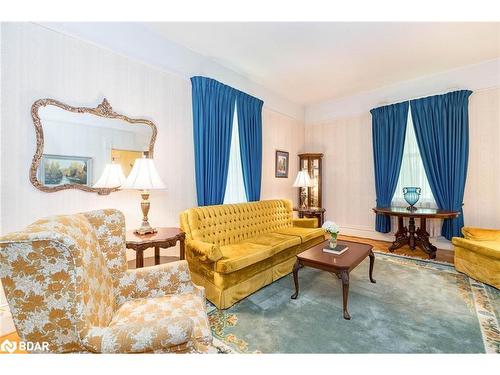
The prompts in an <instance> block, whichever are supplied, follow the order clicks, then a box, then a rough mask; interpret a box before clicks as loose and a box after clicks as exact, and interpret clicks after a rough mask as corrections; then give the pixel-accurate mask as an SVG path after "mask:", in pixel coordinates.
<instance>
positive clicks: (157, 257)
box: [155, 246, 160, 265]
mask: <svg viewBox="0 0 500 375" xmlns="http://www.w3.org/2000/svg"><path fill="white" fill-rule="evenodd" d="M158 264H160V247H159V246H155V265H158Z"/></svg>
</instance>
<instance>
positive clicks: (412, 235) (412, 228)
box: [408, 216, 416, 250]
mask: <svg viewBox="0 0 500 375" xmlns="http://www.w3.org/2000/svg"><path fill="white" fill-rule="evenodd" d="M408 232H409V236H408V246H410V249H412V250H415V248H416V241H415V238H416V236H415V232H416V230H415V218H414V217H413V216H410V223H409V225H408Z"/></svg>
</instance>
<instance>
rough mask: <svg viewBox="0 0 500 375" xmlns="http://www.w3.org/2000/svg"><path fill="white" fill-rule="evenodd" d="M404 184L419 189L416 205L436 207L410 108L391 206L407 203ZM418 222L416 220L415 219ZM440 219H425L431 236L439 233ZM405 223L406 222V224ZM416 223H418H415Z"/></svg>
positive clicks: (394, 228)
mask: <svg viewBox="0 0 500 375" xmlns="http://www.w3.org/2000/svg"><path fill="white" fill-rule="evenodd" d="M406 186H415V187H419V188H420V189H421V195H420V199H419V201H418V203H417V204H416V205H415V206H416V207H429V208H436V207H437V205H436V201H435V200H434V196H433V195H432V191H431V187H430V186H429V181H428V180H427V176H426V174H425V170H424V164H423V163H422V157H421V156H420V151H419V149H418V144H417V138H416V137H415V129H414V128H413V122H412V118H411V110H408V121H407V123H406V137H405V144H404V150H403V162H402V164H401V172H400V173H399V180H398V185H397V187H396V192H395V193H394V197H393V198H392V205H393V206H400V207H407V206H408V203H407V202H406V201H405V199H404V197H403V188H404V187H406ZM417 222H418V220H417ZM442 224H443V222H442V220H437V219H432V220H428V221H427V231H428V232H429V235H430V236H431V237H436V236H440V235H441V226H442ZM406 225H407V224H406ZM417 225H418V223H417ZM391 227H392V229H393V231H396V230H397V228H398V227H397V218H394V217H393V218H392V222H391Z"/></svg>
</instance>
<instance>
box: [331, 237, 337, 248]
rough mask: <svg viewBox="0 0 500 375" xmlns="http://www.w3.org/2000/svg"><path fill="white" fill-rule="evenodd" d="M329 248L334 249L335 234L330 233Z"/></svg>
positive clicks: (335, 243)
mask: <svg viewBox="0 0 500 375" xmlns="http://www.w3.org/2000/svg"><path fill="white" fill-rule="evenodd" d="M330 236H331V237H330V248H332V249H335V248H336V247H337V234H331V233H330Z"/></svg>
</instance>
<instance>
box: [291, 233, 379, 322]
mask: <svg viewBox="0 0 500 375" xmlns="http://www.w3.org/2000/svg"><path fill="white" fill-rule="evenodd" d="M328 243H329V241H324V242H322V243H320V244H318V245H316V246H314V247H311V248H310V249H308V250H306V251H303V252H302V253H300V254H298V255H297V261H296V262H295V265H294V266H293V281H294V283H295V293H294V294H293V295H292V297H291V298H292V299H297V297H298V296H299V269H301V268H302V267H304V266H307V267H312V268H316V269H319V270H323V271H327V272H332V273H334V274H336V275H337V277H338V278H339V279H341V280H342V304H343V310H344V319H347V320H349V319H351V316H350V315H349V313H348V312H347V299H348V297H349V272H351V271H352V270H353V269H354V268H356V266H357V265H358V264H360V263H361V262H362V261H363V260H365V258H366V257H370V273H369V276H370V281H371V282H372V283H376V281H375V280H374V279H373V265H374V263H375V255H374V254H373V251H372V246H371V245H368V244H363V243H358V242H351V241H338V242H337V243H338V244H339V245H346V246H348V247H349V249H348V250H347V251H346V252H345V253H343V254H341V255H333V254H330V253H325V252H323V248H325V247H327V246H328Z"/></svg>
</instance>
